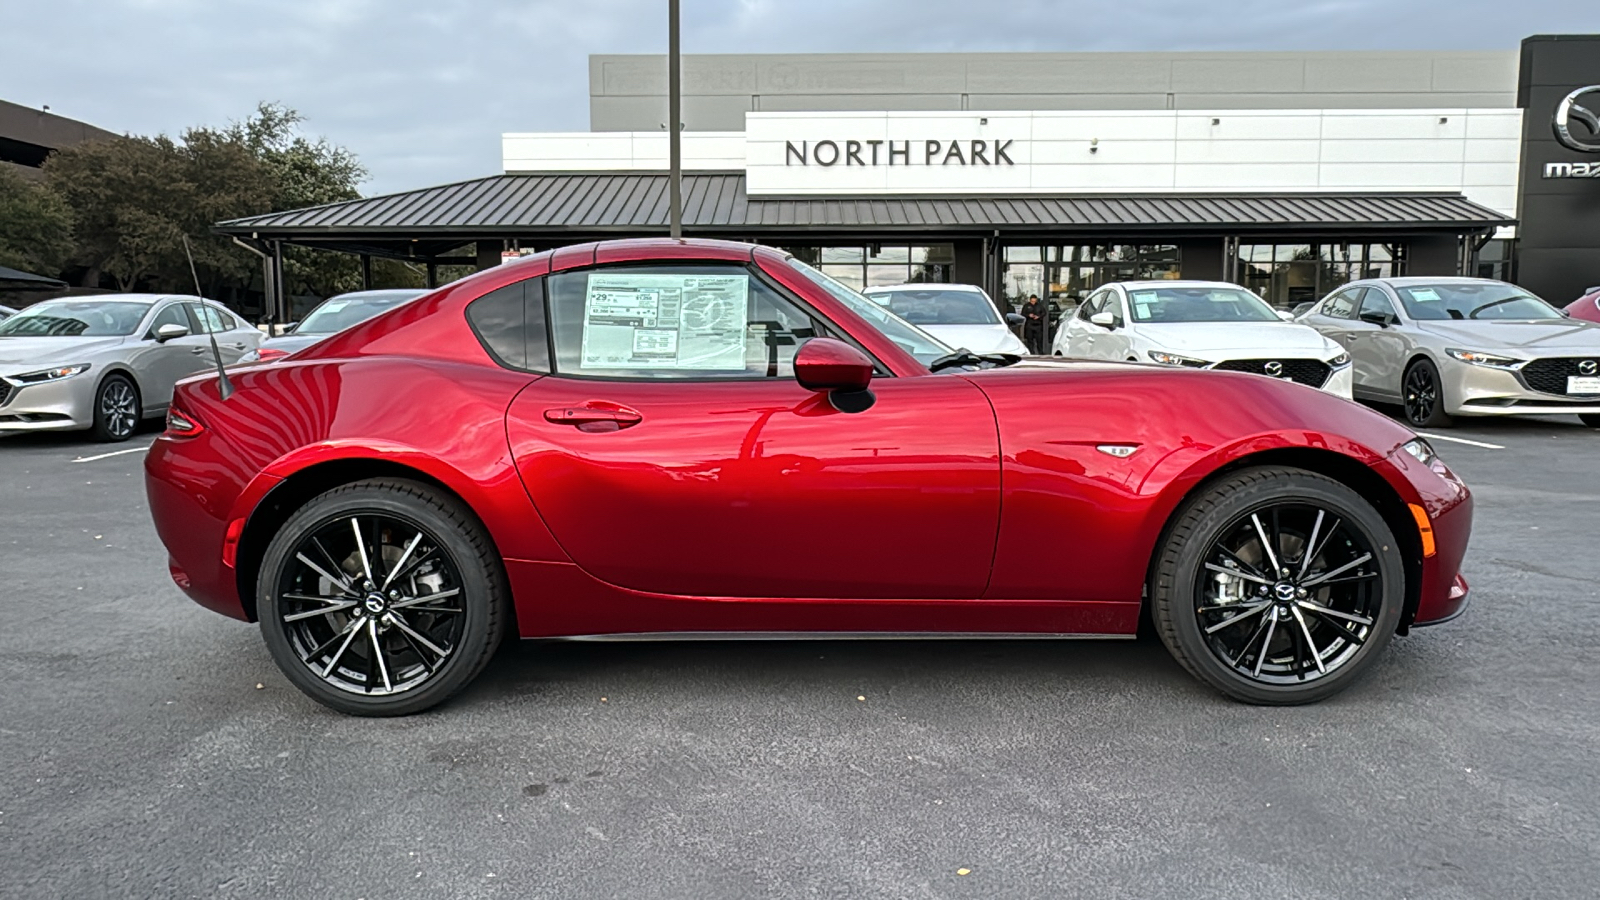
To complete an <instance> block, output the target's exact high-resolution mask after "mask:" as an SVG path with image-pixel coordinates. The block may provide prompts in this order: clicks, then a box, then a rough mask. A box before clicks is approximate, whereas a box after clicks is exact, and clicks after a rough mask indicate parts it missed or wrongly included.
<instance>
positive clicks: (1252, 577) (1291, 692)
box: [1150, 468, 1405, 705]
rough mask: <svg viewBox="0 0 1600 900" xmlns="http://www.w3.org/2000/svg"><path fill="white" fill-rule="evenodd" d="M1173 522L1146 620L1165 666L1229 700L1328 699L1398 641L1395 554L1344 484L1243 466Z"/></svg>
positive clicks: (1399, 583) (1379, 522)
mask: <svg viewBox="0 0 1600 900" xmlns="http://www.w3.org/2000/svg"><path fill="white" fill-rule="evenodd" d="M1177 516H1178V517H1177V519H1176V520H1175V522H1174V524H1173V527H1172V528H1171V529H1170V532H1169V534H1168V536H1167V540H1166V543H1165V545H1164V546H1163V547H1162V548H1161V550H1160V556H1159V557H1158V558H1157V561H1156V568H1155V574H1154V577H1153V580H1152V583H1151V591H1150V596H1151V616H1152V618H1153V620H1154V622H1155V625H1156V630H1157V632H1158V633H1159V634H1160V635H1161V640H1162V642H1163V643H1165V644H1166V646H1167V649H1168V650H1169V651H1171V653H1172V655H1173V657H1175V658H1176V659H1177V660H1178V662H1179V663H1181V664H1182V665H1183V667H1184V668H1185V669H1187V670H1188V671H1189V672H1190V673H1191V674H1193V675H1194V676H1195V677H1196V678H1199V679H1200V680H1201V681H1204V682H1206V683H1207V684H1209V685H1211V686H1212V687H1215V688H1216V689H1217V690H1219V691H1221V692H1222V693H1224V694H1226V695H1228V696H1229V697H1232V698H1234V699H1236V700H1241V701H1244V702H1247V703H1259V704H1268V705H1290V704H1297V703H1311V702H1315V701H1317V700H1321V699H1323V698H1325V697H1329V696H1331V695H1333V694H1335V693H1338V692H1339V691H1341V690H1343V689H1344V688H1345V687H1347V686H1348V685H1349V684H1350V683H1351V682H1352V681H1354V680H1355V679H1356V678H1358V677H1360V675H1361V673H1362V672H1364V671H1365V670H1366V669H1368V668H1370V667H1371V665H1372V663H1373V661H1374V660H1376V659H1377V657H1378V655H1379V654H1380V653H1381V652H1382V650H1383V648H1384V646H1385V645H1387V644H1388V642H1389V638H1390V636H1391V635H1393V634H1394V631H1395V628H1396V626H1397V625H1398V623H1399V620H1400V613H1401V608H1402V606H1403V605H1404V598H1405V572H1404V566H1403V563H1402V561H1401V556H1400V552H1399V549H1398V547H1397V546H1396V543H1395V539H1394V535H1393V533H1392V532H1391V531H1390V530H1389V526H1388V524H1387V523H1385V522H1384V520H1383V517H1382V516H1381V515H1379V514H1378V511H1377V510H1376V509H1374V508H1373V507H1372V506H1371V505H1370V504H1369V503H1368V502H1367V501H1366V500H1365V499H1363V498H1362V497H1361V495H1360V494H1358V493H1356V492H1355V491H1354V490H1352V489H1350V488H1349V487H1347V486H1345V485H1343V484H1341V483H1339V482H1337V481H1334V480H1332V479H1330V478H1326V477H1324V476H1322V475H1318V474H1316V473H1314V472H1308V471H1305V470H1302V469H1288V468H1258V469H1248V470H1245V471H1243V472H1240V473H1238V474H1236V475H1233V476H1232V477H1229V478H1227V479H1225V480H1221V481H1218V482H1216V483H1214V484H1212V485H1210V486H1208V487H1207V488H1205V489H1204V491H1203V493H1202V494H1200V495H1199V496H1198V497H1196V498H1195V499H1194V500H1192V501H1190V502H1189V503H1188V504H1187V505H1186V506H1185V507H1184V508H1183V509H1182V510H1181V511H1180V512H1179V513H1178V514H1177Z"/></svg>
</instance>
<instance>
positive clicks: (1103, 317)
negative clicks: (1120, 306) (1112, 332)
mask: <svg viewBox="0 0 1600 900" xmlns="http://www.w3.org/2000/svg"><path fill="white" fill-rule="evenodd" d="M1089 321H1090V322H1093V323H1094V324H1096V325H1099V326H1100V327H1101V328H1115V327H1117V317H1116V316H1115V315H1112V314H1111V313H1108V312H1097V313H1095V314H1094V315H1092V316H1090V317H1089Z"/></svg>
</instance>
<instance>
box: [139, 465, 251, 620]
mask: <svg viewBox="0 0 1600 900" xmlns="http://www.w3.org/2000/svg"><path fill="white" fill-rule="evenodd" d="M211 439H212V438H211V435H210V434H209V433H202V434H201V435H199V436H197V437H193V438H174V437H172V436H170V435H162V436H161V437H159V438H157V439H156V442H155V443H154V444H153V445H151V447H150V453H149V455H147V456H146V457H145V464H144V469H145V493H146V495H147V496H148V497H149V500H150V517H151V519H152V520H153V521H154V523H155V527H156V534H157V535H158V536H159V537H160V538H161V542H162V544H164V545H166V548H167V570H168V572H169V573H170V574H171V576H172V581H173V583H174V584H176V585H177V586H178V588H179V589H180V590H182V591H183V592H184V593H185V594H187V595H188V596H189V598H190V599H192V600H193V601H194V602H196V603H198V604H200V605H201V606H204V607H205V608H206V609H209V610H212V611H214V612H219V613H222V614H223V615H225V616H228V617H230V618H234V619H240V620H242V621H250V616H249V615H248V614H247V613H246V612H245V608H244V603H243V602H242V600H241V598H240V596H239V579H238V573H237V572H236V571H235V570H234V569H233V567H232V566H229V565H227V564H225V563H224V562H223V544H224V539H225V537H226V535H227V532H228V523H229V522H230V521H232V519H233V518H234V515H233V505H234V502H235V501H236V500H237V499H238V497H239V490H238V481H237V480H236V479H235V478H234V477H230V476H231V475H232V474H233V473H231V472H229V471H228V469H229V466H228V465H227V464H226V462H225V461H224V460H223V459H221V458H218V457H214V456H213V455H212V454H210V453H207V452H206V446H205V445H206V443H207V442H208V441H209V440H211ZM180 444H181V445H182V452H177V448H178V446H179V445H180Z"/></svg>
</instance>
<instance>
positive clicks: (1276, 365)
mask: <svg viewBox="0 0 1600 900" xmlns="http://www.w3.org/2000/svg"><path fill="white" fill-rule="evenodd" d="M1261 370H1262V371H1263V372H1266V373H1267V374H1268V375H1273V376H1277V375H1282V374H1283V363H1281V362H1278V361H1277V360H1273V361H1272V362H1269V363H1267V364H1266V365H1264V366H1262V367H1261Z"/></svg>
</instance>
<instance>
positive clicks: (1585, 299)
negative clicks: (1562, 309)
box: [1566, 285, 1600, 322]
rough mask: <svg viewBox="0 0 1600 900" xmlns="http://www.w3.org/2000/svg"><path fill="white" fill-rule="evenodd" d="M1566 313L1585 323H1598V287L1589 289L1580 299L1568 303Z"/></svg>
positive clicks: (1599, 300)
mask: <svg viewBox="0 0 1600 900" xmlns="http://www.w3.org/2000/svg"><path fill="white" fill-rule="evenodd" d="M1566 313H1567V315H1569V316H1571V317H1573V318H1574V319H1582V320H1584V321H1585V322H1600V285H1597V286H1595V287H1592V288H1589V289H1588V290H1587V291H1584V293H1583V296H1582V297H1579V298H1578V299H1576V300H1574V301H1572V302H1571V303H1568V304H1567V309H1566Z"/></svg>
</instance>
